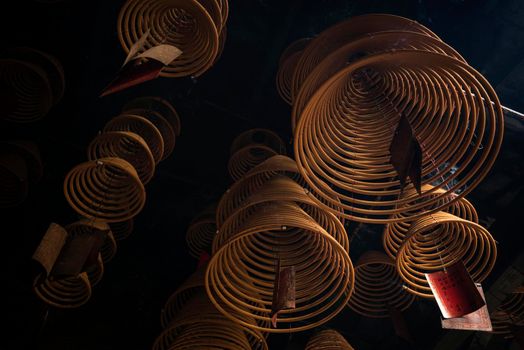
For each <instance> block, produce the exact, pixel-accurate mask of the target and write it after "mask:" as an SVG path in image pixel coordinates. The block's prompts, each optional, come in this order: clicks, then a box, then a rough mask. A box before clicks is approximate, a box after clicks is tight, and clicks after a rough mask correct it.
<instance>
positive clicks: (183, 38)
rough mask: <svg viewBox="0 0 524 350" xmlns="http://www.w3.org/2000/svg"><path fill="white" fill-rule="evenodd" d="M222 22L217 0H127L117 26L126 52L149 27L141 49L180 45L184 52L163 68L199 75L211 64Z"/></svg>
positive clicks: (180, 74)
mask: <svg viewBox="0 0 524 350" xmlns="http://www.w3.org/2000/svg"><path fill="white" fill-rule="evenodd" d="M208 11H209V12H208ZM221 22H222V15H221V13H220V8H219V7H218V5H217V3H216V2H215V1H214V0H206V1H201V2H198V1H196V0H189V1H187V0H146V1H142V0H128V1H127V2H126V3H125V4H124V6H123V7H122V9H121V10H120V13H119V15H118V27H117V30H118V38H119V40H120V44H121V45H122V47H123V48H124V50H125V52H126V53H129V50H130V48H131V46H132V45H133V44H134V43H136V42H137V41H138V40H139V39H140V38H141V37H142V36H143V35H144V33H146V32H147V31H148V30H149V31H150V34H149V36H148V37H147V39H146V42H145V44H144V46H143V48H142V49H141V50H140V52H143V51H145V50H147V49H150V48H151V47H154V46H157V45H161V44H168V45H173V46H176V47H177V48H179V49H180V50H181V51H182V54H181V55H180V56H179V57H178V58H177V59H175V60H174V61H173V62H172V63H171V64H169V66H167V67H165V68H164V69H163V70H162V71H161V72H160V75H161V76H164V77H170V78H173V77H184V76H199V75H201V74H202V73H204V72H205V71H206V70H208V69H209V68H210V67H211V65H212V64H213V62H214V59H215V57H216V55H217V52H218V34H219V30H220V28H221ZM217 25H218V26H217Z"/></svg>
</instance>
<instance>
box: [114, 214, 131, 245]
mask: <svg viewBox="0 0 524 350" xmlns="http://www.w3.org/2000/svg"><path fill="white" fill-rule="evenodd" d="M109 227H110V228H111V232H112V233H113V237H114V238H115V240H117V241H121V240H124V239H126V238H128V237H129V235H131V233H132V232H133V227H134V221H133V219H129V220H125V221H120V222H110V223H109Z"/></svg>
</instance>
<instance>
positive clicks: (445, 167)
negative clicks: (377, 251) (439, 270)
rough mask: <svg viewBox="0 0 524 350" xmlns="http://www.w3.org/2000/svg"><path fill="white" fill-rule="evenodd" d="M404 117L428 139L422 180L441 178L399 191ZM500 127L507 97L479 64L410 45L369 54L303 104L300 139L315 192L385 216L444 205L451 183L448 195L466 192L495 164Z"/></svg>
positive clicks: (372, 219)
mask: <svg viewBox="0 0 524 350" xmlns="http://www.w3.org/2000/svg"><path fill="white" fill-rule="evenodd" d="M486 101H491V102H493V103H487V102H486ZM401 117H406V118H407V120H408V121H409V123H410V125H411V127H412V128H413V130H414V134H415V136H416V137H417V139H418V142H419V144H420V146H421V149H422V169H421V172H422V184H423V185H426V184H434V185H435V186H434V187H433V188H432V189H431V190H429V191H423V192H422V194H421V195H418V194H416V195H413V196H406V197H400V194H401V191H402V189H401V185H400V180H399V178H398V175H397V172H396V170H395V169H394V167H393V165H392V164H391V161H390V150H389V149H390V145H391V140H392V138H393V136H394V134H395V129H396V126H397V124H398V121H399V120H400V118H401ZM502 134H503V113H502V109H501V105H500V103H499V101H498V98H497V95H496V93H495V91H494V90H493V88H492V87H491V86H490V85H489V83H488V82H487V81H486V80H485V79H484V77H483V76H482V75H481V74H480V73H478V72H477V71H475V70H474V69H473V68H471V67H470V66H468V65H467V64H465V63H464V62H462V61H459V60H456V59H453V58H451V57H448V56H444V55H440V54H436V53H432V52H425V51H408V50H405V51H396V52H392V53H386V54H377V55H371V56H366V57H365V58H363V59H361V60H357V61H355V62H353V63H352V64H349V65H348V66H346V67H345V68H344V69H342V70H340V71H339V72H338V73H337V74H335V75H334V76H333V77H332V78H330V79H329V80H328V81H327V82H326V83H325V84H323V85H322V87H321V88H320V89H319V90H318V91H317V92H316V93H315V94H314V95H313V97H312V98H311V100H310V102H309V103H308V104H307V106H306V107H305V108H304V110H303V112H302V114H301V117H300V120H299V123H298V125H297V129H296V131H295V143H294V147H295V157H296V162H297V166H298V168H299V170H300V173H301V175H302V177H303V178H304V180H305V181H306V182H307V184H308V187H309V188H310V189H311V191H312V192H313V194H314V197H316V198H319V202H321V201H327V202H329V201H333V198H337V200H340V201H341V203H339V205H338V206H337V207H340V208H343V210H342V211H340V212H337V213H336V214H337V215H340V216H342V217H345V218H347V219H351V220H355V221H359V222H364V223H376V224H380V223H389V222H395V221H402V220H414V219H416V218H418V217H421V216H422V215H425V213H424V210H429V211H431V212H435V211H438V210H441V209H443V208H444V207H447V206H449V204H450V203H449V202H447V201H445V202H446V203H444V204H442V205H440V206H439V205H435V203H436V202H438V201H439V200H441V199H442V198H444V197H448V196H450V194H451V193H456V194H457V195H456V196H454V198H453V199H452V200H451V201H455V200H458V199H460V198H461V197H463V196H465V195H466V194H467V193H469V192H470V191H471V190H473V189H474V188H475V187H476V186H477V185H478V184H479V183H480V182H481V181H482V179H483V178H484V177H485V176H486V174H487V172H488V171H489V169H490V168H491V167H492V165H493V163H494V161H495V158H496V156H497V154H498V151H499V149H500V145H501V141H502ZM410 186H411V183H409V184H408V189H409V187H410ZM439 189H445V191H444V192H443V193H441V194H439V195H435V191H437V190H439ZM413 193H414V192H413ZM326 207H327V206H326ZM428 208H431V209H428ZM400 213H404V214H403V215H404V216H406V215H407V213H410V214H411V215H409V216H406V217H404V218H401V217H398V216H395V214H400Z"/></svg>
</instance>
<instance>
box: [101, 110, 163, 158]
mask: <svg viewBox="0 0 524 350" xmlns="http://www.w3.org/2000/svg"><path fill="white" fill-rule="evenodd" d="M108 131H127V132H132V133H134V134H137V135H138V136H140V137H141V138H142V139H143V140H144V141H145V142H146V144H147V146H148V147H149V150H150V151H151V154H152V155H153V158H154V160H155V163H156V164H158V163H159V162H160V161H161V160H162V159H163V156H164V139H163V138H162V134H161V133H160V131H159V130H158V128H157V127H156V126H155V124H153V123H152V122H150V121H149V120H147V118H144V117H141V116H138V115H128V114H123V115H120V116H118V117H115V118H113V119H111V120H110V121H109V122H108V123H107V124H106V125H105V127H104V132H108Z"/></svg>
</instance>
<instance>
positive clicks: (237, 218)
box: [213, 175, 349, 253]
mask: <svg viewBox="0 0 524 350" xmlns="http://www.w3.org/2000/svg"><path fill="white" fill-rule="evenodd" d="M271 202H295V203H296V204H298V205H299V206H300V208H301V209H302V210H304V211H305V212H306V213H307V214H308V215H309V216H310V217H311V218H312V219H314V221H315V222H316V223H317V224H319V225H320V226H321V227H322V228H323V229H324V230H325V231H326V232H327V233H328V234H330V235H331V236H332V237H334V238H335V239H336V240H337V242H338V243H340V245H342V247H344V249H345V250H346V251H347V252H348V253H349V240H348V237H347V233H346V231H345V229H344V226H343V224H342V223H341V222H340V221H339V220H338V219H337V218H336V217H335V216H334V215H333V214H331V213H330V212H327V211H325V210H324V209H322V208H320V207H319V206H318V205H317V204H316V203H315V201H313V200H312V199H311V198H309V196H308V195H307V194H306V192H305V190H304V188H302V187H301V186H300V185H299V184H297V183H296V182H295V181H293V180H292V179H290V178H288V177H285V176H282V175H275V176H274V177H273V178H271V179H270V180H268V181H267V182H266V183H265V184H263V185H262V186H260V188H258V189H257V191H256V192H254V193H253V194H252V195H251V196H249V197H248V198H247V199H246V200H244V201H243V202H242V203H241V204H240V205H238V207H237V208H236V210H235V211H234V212H233V213H231V214H230V215H229V217H228V218H227V219H226V221H225V222H224V224H223V225H222V226H221V227H220V232H219V234H218V235H217V237H216V238H215V240H214V241H213V252H216V251H217V250H218V249H219V248H220V247H221V246H222V245H224V244H225V243H226V242H227V241H228V240H229V239H230V238H232V237H233V236H234V235H235V234H236V232H237V231H238V230H239V229H240V228H241V227H242V225H243V224H244V222H246V221H247V220H248V219H249V217H250V216H251V215H256V213H257V212H259V211H261V210H262V211H263V210H265V209H266V206H267V205H268V204H270V203H271Z"/></svg>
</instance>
